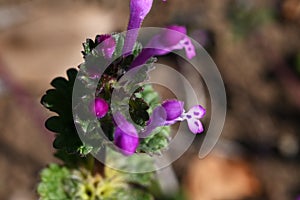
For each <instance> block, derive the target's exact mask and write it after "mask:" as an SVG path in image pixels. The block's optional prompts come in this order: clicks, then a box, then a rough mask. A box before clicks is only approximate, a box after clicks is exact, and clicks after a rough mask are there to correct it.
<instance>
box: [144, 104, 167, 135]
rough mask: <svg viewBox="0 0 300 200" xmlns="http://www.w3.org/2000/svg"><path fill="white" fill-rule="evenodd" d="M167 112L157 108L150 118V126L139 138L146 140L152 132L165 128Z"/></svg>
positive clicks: (148, 125)
mask: <svg viewBox="0 0 300 200" xmlns="http://www.w3.org/2000/svg"><path fill="white" fill-rule="evenodd" d="M166 117H167V114H166V111H165V109H164V108H163V107H161V106H158V107H156V108H155V109H154V110H153V112H152V115H151V116H150V119H149V121H148V124H147V126H146V128H145V130H144V131H142V132H141V133H140V134H139V136H140V137H142V138H145V137H147V136H149V135H150V134H151V132H152V131H153V130H154V129H156V128H157V127H159V126H164V125H165V121H166Z"/></svg>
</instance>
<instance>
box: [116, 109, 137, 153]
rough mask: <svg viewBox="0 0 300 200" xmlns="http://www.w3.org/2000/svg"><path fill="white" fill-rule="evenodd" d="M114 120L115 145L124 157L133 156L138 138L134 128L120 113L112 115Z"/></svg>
mask: <svg viewBox="0 0 300 200" xmlns="http://www.w3.org/2000/svg"><path fill="white" fill-rule="evenodd" d="M114 120H115V122H116V125H117V127H116V129H115V132H114V143H115V145H116V146H117V147H119V148H120V149H121V152H122V153H123V154H124V155H125V156H130V155H132V154H134V153H135V151H136V149H137V147H138V145H139V137H138V133H137V131H136V129H135V127H134V126H133V125H132V124H131V123H129V122H128V121H127V120H126V119H125V117H123V115H122V114H120V113H116V114H115V115H114Z"/></svg>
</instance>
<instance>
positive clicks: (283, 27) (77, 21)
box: [0, 0, 300, 200]
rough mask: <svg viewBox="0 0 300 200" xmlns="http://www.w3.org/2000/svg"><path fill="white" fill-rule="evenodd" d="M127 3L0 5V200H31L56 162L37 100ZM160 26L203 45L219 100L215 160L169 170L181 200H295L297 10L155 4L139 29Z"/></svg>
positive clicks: (285, 2) (290, 4)
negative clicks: (222, 114) (221, 117)
mask: <svg viewBox="0 0 300 200" xmlns="http://www.w3.org/2000/svg"><path fill="white" fill-rule="evenodd" d="M128 2H129V1H128V0H126V1H124V0H106V1H105V0H52V1H46V0H39V1H38V0H10V1H8V0H0V110H1V112H0V156H1V159H0V172H1V173H0V199H5V200H6V199H8V200H23V199H24V200H27V199H36V196H35V186H36V183H37V181H38V173H39V171H40V170H41V168H42V167H44V166H45V165H46V164H47V163H49V162H52V161H55V159H54V158H53V157H52V152H53V149H52V147H51V139H52V136H51V134H50V133H48V132H47V131H46V129H45V128H44V121H45V120H46V118H47V116H49V115H50V113H47V112H46V110H45V109H43V108H42V106H41V105H40V104H39V100H40V98H41V96H42V95H43V93H44V92H45V91H46V89H48V88H49V87H50V85H49V83H50V81H51V80H52V79H53V78H54V77H55V76H64V75H65V71H66V69H68V68H70V67H76V66H77V65H78V64H79V63H80V62H82V57H81V54H80V51H81V43H82V42H84V41H85V39H86V38H94V36H95V35H96V34H102V33H110V32H114V31H120V30H125V29H126V26H127V19H128V15H129V8H128V5H129V4H128ZM169 24H180V25H186V26H187V27H188V30H189V33H191V34H192V36H193V37H194V38H195V39H198V40H199V41H200V42H201V43H203V45H204V47H205V48H206V49H207V51H208V52H209V53H210V54H211V56H212V58H213V59H214V61H215V62H216V64H217V65H218V67H219V70H220V72H221V74H222V76H223V79H224V82H225V85H226V90H227V95H228V113H227V120H226V124H225V127H224V131H223V133H222V138H221V140H220V141H219V143H218V145H217V147H216V148H215V151H214V152H213V153H212V154H211V155H210V156H209V157H208V158H206V159H204V160H198V158H197V156H196V151H194V149H193V148H191V149H190V151H189V152H187V153H186V154H185V155H184V156H183V157H182V158H181V159H179V160H178V161H177V162H176V163H175V171H176V173H177V174H178V177H179V180H180V181H181V183H182V185H183V188H184V189H185V191H186V192H187V194H188V196H189V197H190V199H192V200H239V199H240V200H242V199H270V200H290V199H296V197H297V195H300V181H299V180H300V171H299V169H300V168H299V167H300V166H299V157H300V154H299V142H300V136H299V133H300V132H299V130H300V123H299V122H300V121H299V119H300V112H299V109H300V1H299V0H282V1H280V0H169V1H168V2H167V3H163V2H161V1H160V0H156V1H155V3H154V6H153V9H152V11H151V13H150V14H149V16H148V17H147V18H146V20H145V23H144V26H158V27H162V26H165V25H169ZM203 38H204V39H203ZM170 58H171V57H170ZM201 137H202V136H200V137H199V140H201ZM199 140H197V141H199Z"/></svg>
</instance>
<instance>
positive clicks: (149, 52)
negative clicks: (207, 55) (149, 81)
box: [131, 25, 196, 68]
mask: <svg viewBox="0 0 300 200" xmlns="http://www.w3.org/2000/svg"><path fill="white" fill-rule="evenodd" d="M180 49H185V52H186V56H187V58H189V59H192V58H193V57H194V56H195V55H196V52H195V47H194V45H193V44H192V42H191V40H190V38H189V37H188V36H187V35H186V28H185V27H183V26H175V25H174V26H168V27H166V29H164V30H163V31H162V32H161V33H159V34H157V35H155V36H154V37H153V38H152V40H151V41H150V42H149V43H148V44H147V45H146V47H145V48H144V49H143V50H142V52H141V53H140V54H139V55H138V56H137V58H136V59H135V60H134V61H133V63H132V66H131V68H134V67H137V66H140V65H142V64H144V63H146V62H147V60H148V59H149V58H151V57H153V56H158V55H165V54H168V53H170V52H171V51H173V50H180Z"/></svg>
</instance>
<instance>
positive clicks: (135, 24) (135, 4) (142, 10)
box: [123, 0, 166, 54]
mask: <svg viewBox="0 0 300 200" xmlns="http://www.w3.org/2000/svg"><path fill="white" fill-rule="evenodd" d="M163 1H166V0H163ZM152 4H153V0H131V1H130V18H129V23H128V27H127V31H128V32H127V34H126V39H125V44H124V48H123V53H124V54H130V53H131V52H132V49H133V47H134V44H135V41H136V39H137V36H138V31H139V28H140V27H141V25H142V23H143V21H144V19H145V17H146V16H147V14H148V13H149V12H150V10H151V7H152ZM130 30H131V31H130Z"/></svg>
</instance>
